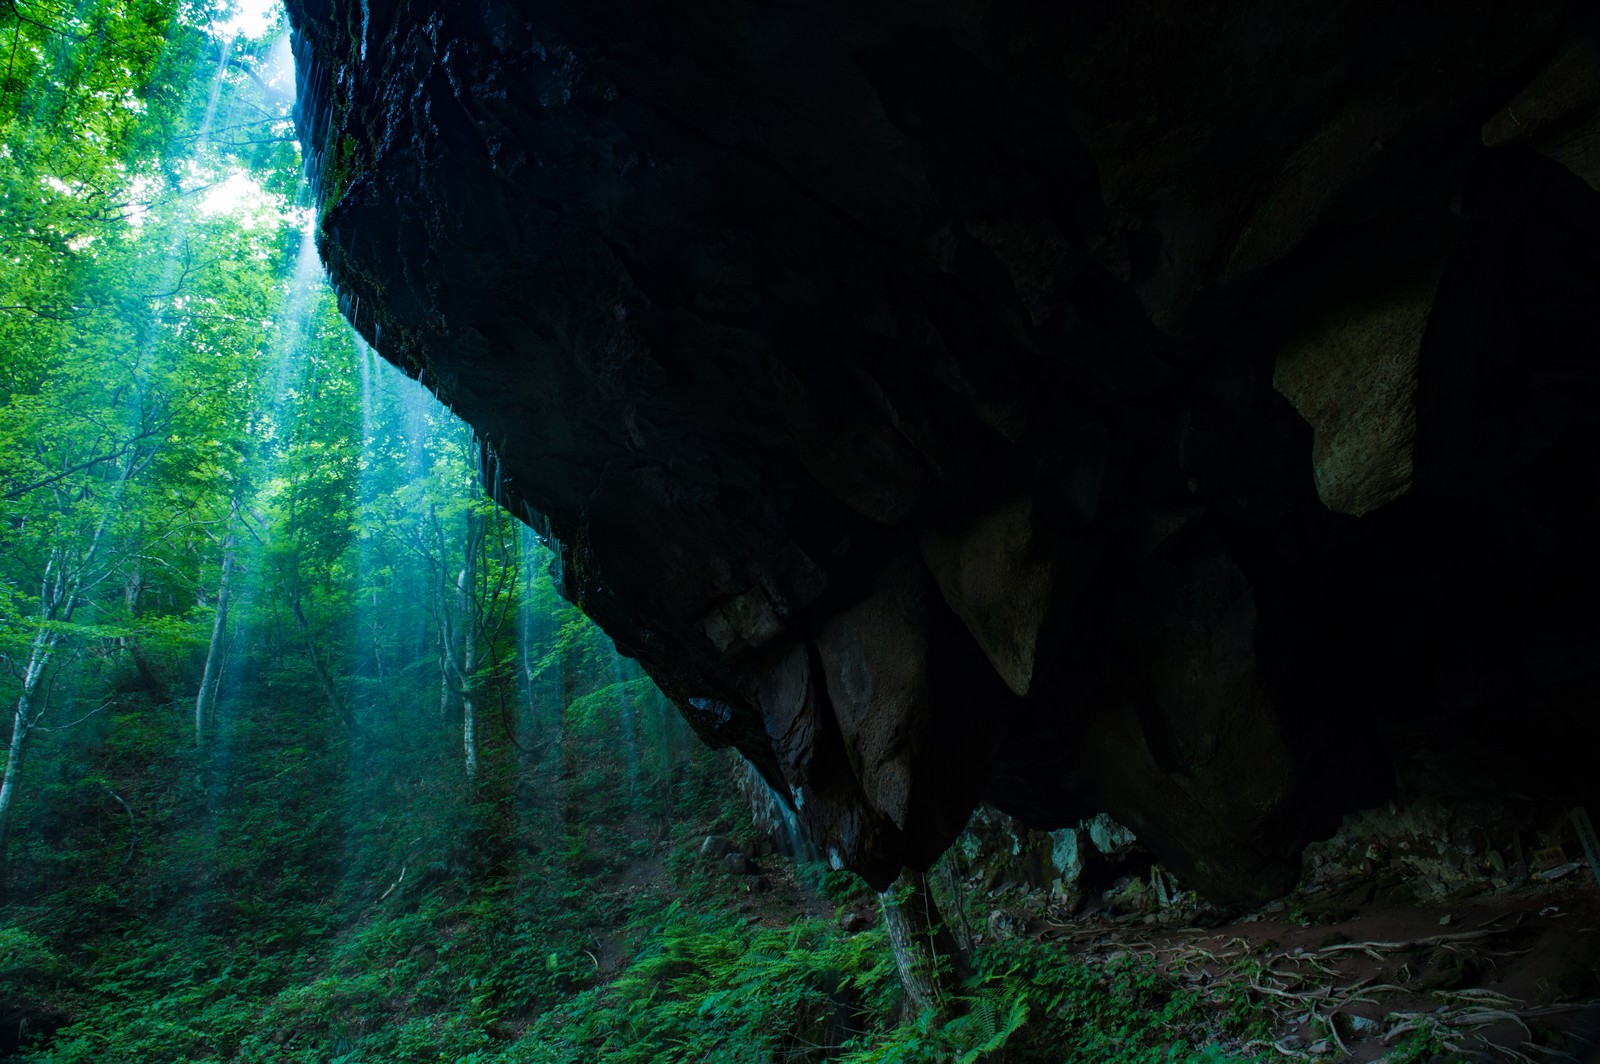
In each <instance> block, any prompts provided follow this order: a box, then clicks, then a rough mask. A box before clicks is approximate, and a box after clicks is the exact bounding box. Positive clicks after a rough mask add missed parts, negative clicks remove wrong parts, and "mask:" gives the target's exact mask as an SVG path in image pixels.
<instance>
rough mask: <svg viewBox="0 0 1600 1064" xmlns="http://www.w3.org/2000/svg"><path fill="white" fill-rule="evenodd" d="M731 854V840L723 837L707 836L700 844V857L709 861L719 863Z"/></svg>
mask: <svg viewBox="0 0 1600 1064" xmlns="http://www.w3.org/2000/svg"><path fill="white" fill-rule="evenodd" d="M732 852H733V840H732V839H729V838H728V837H726V836H724V835H707V836H706V838H705V841H704V842H702V843H701V844H700V856H701V857H702V858H703V859H706V860H711V861H720V860H721V859H722V858H724V857H726V856H728V854H730V853H732Z"/></svg>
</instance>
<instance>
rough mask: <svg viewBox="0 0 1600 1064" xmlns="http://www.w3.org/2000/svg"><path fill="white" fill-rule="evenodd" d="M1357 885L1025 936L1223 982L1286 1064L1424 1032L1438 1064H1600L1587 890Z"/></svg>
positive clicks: (1597, 934)
mask: <svg viewBox="0 0 1600 1064" xmlns="http://www.w3.org/2000/svg"><path fill="white" fill-rule="evenodd" d="M1371 893H1372V892H1371V891H1370V890H1369V889H1367V887H1366V885H1364V884H1362V883H1359V882H1357V883H1353V884H1347V885H1345V886H1344V887H1342V888H1338V889H1335V890H1324V891H1319V892H1318V893H1317V894H1313V895H1292V896H1291V897H1289V898H1287V899H1283V900H1282V901H1278V902H1274V903H1273V904H1272V905H1269V906H1268V907H1267V908H1266V909H1264V910H1262V911H1260V912H1255V913H1250V914H1247V915H1246V916H1244V917H1243V918H1241V919H1234V920H1230V921H1228V922H1223V923H1217V924H1215V926H1197V925H1201V924H1209V923H1213V921H1214V920H1215V916H1214V914H1212V913H1209V912H1208V911H1207V910H1206V909H1205V908H1204V907H1203V906H1202V907H1197V908H1196V909H1195V910H1193V911H1192V912H1191V913H1189V914H1187V915H1186V916H1184V917H1182V918H1178V919H1174V918H1173V914H1164V915H1163V916H1162V917H1160V918H1159V920H1157V919H1152V918H1151V917H1149V916H1148V915H1146V916H1140V915H1138V914H1125V915H1122V916H1118V917H1107V916H1106V915H1105V914H1103V913H1096V914H1094V915H1086V916H1079V917H1076V918H1072V919H1069V920H1064V921H1052V920H1048V919H1034V920H1031V921H1028V920H1026V918H1024V920H1025V923H1024V926H1025V928H1026V931H1025V933H1028V934H1032V935H1033V936H1035V937H1037V938H1039V939H1041V940H1045V941H1055V942H1060V943H1061V944H1062V945H1063V947H1065V948H1068V949H1071V950H1073V951H1075V952H1076V953H1078V954H1080V955H1081V956H1083V957H1084V958H1085V959H1089V960H1095V959H1099V960H1109V959H1111V958H1112V957H1114V956H1115V955H1117V954H1119V953H1128V952H1134V953H1139V954H1143V955H1146V956H1150V957H1152V958H1154V959H1155V960H1156V962H1157V963H1158V964H1159V965H1160V966H1161V967H1162V968H1164V969H1166V970H1168V971H1170V972H1174V973H1177V974H1178V975H1179V977H1180V978H1181V979H1183V980H1185V981H1187V982H1190V983H1192V984H1194V985H1196V986H1200V987H1205V986H1212V985H1215V984H1217V983H1219V982H1224V981H1227V982H1233V983H1235V984H1236V985H1240V986H1241V988H1242V989H1243V990H1244V992H1246V993H1249V994H1251V995H1252V996H1254V997H1255V998H1256V999H1258V1000H1260V1001H1261V1002H1262V1003H1263V1004H1267V1005H1269V1006H1271V1007H1272V1008H1273V1010H1274V1011H1275V1012H1276V1013H1277V1015H1278V1019H1279V1022H1278V1024H1277V1029H1276V1031H1275V1032H1274V1035H1273V1038H1272V1040H1271V1045H1270V1047H1269V1045H1267V1044H1258V1045H1255V1046H1253V1047H1251V1048H1255V1049H1263V1050H1264V1049H1268V1048H1271V1049H1273V1050H1275V1051H1276V1052H1278V1053H1280V1054H1282V1055H1283V1056H1285V1057H1288V1058H1294V1059H1308V1060H1326V1061H1353V1062H1358V1064H1366V1062H1371V1061H1380V1060H1384V1059H1386V1057H1387V1059H1391V1060H1392V1059H1396V1057H1395V1056H1390V1055H1391V1054H1394V1053H1395V1050H1396V1047H1397V1046H1400V1045H1402V1044H1404V1042H1405V1041H1406V1040H1407V1036H1408V1035H1410V1034H1411V1033H1412V1032H1416V1031H1419V1030H1427V1029H1432V1030H1434V1031H1436V1032H1437V1033H1438V1034H1439V1036H1440V1037H1441V1039H1442V1042H1443V1044H1444V1045H1445V1046H1446V1047H1447V1051H1446V1052H1445V1053H1444V1054H1443V1055H1442V1056H1441V1057H1439V1058H1437V1059H1441V1060H1449V1061H1459V1060H1466V1061H1474V1062H1475V1061H1480V1060H1482V1061H1535V1060H1568V1061H1580V1062H1587V1061H1593V1062H1595V1064H1600V1000H1597V999H1600V887H1597V885H1596V883H1595V881H1594V878H1593V877H1592V876H1591V875H1590V874H1589V873H1588V872H1587V871H1586V870H1585V871H1584V872H1582V873H1581V874H1576V875H1571V876H1567V877H1565V878H1564V879H1562V880H1560V881H1557V882H1553V883H1534V884H1531V885H1528V886H1526V887H1522V888H1519V889H1516V890H1511V891H1502V892H1497V893H1484V894H1479V895H1477V896H1475V897H1465V898H1459V897H1458V898H1455V899H1447V900H1444V901H1440V902H1438V903H1435V904H1422V905H1418V904H1397V903H1393V902H1387V901H1382V900H1377V899H1375V898H1373V897H1371V896H1369V895H1370V894H1371Z"/></svg>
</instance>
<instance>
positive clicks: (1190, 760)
mask: <svg viewBox="0 0 1600 1064" xmlns="http://www.w3.org/2000/svg"><path fill="white" fill-rule="evenodd" d="M288 8H289V13H290V19H291V23H292V26H293V33H294V50H295V57H296V61H297V66H298V71H299V74H298V76H299V79H300V95H299V100H300V103H299V107H298V111H297V115H296V121H297V124H298V129H299V137H300V140H301V143H302V144H303V145H305V147H306V150H307V155H308V159H309V162H308V167H309V171H310V176H311V179H312V184H313V187H314V189H315V193H316V199H317V210H318V215H317V221H316V226H317V229H316V232H317V241H318V247H319V250H320V252H321V254H322V256H323V258H324V260H325V261H326V263H327V266H328V269H329V272H330V274H331V276H332V278H333V279H334V282H335V284H336V286H337V287H338V289H339V291H340V293H341V306H342V309H343V310H344V312H345V314H346V316H347V317H348V318H349V319H350V321H351V322H352V323H353V324H354V325H355V327H356V328H357V329H358V331H359V332H360V333H361V334H362V335H363V336H364V337H365V338H366V339H367V340H368V341H369V342H370V343H371V344H372V345H373V347H374V348H375V349H376V350H377V351H378V352H379V353H380V354H381V355H382V356H383V357H384V358H385V359H387V360H389V361H391V362H393V363H395V364H396V365H398V366H400V367H401V368H402V369H403V370H404V371H405V372H407V373H408V374H410V375H412V376H413V377H417V378H420V379H421V380H422V381H423V382H424V383H425V384H427V385H428V386H429V387H431V388H433V389H434V390H435V391H437V392H438V394H439V395H440V396H441V397H442V398H444V399H445V400H446V401H447V402H448V403H449V404H450V405H451V406H452V407H453V408H454V409H455V410H456V411H457V412H458V413H459V414H460V415H461V416H462V417H463V418H464V419H465V420H466V421H468V422H469V423H470V424H471V425H472V426H474V427H475V429H476V430H477V432H478V434H479V436H480V438H481V439H482V440H483V448H482V454H483V459H482V465H483V472H484V480H485V486H486V490H490V491H492V492H494V493H495V496H496V498H497V499H498V500H500V501H501V502H502V504H503V505H505V506H506V507H508V508H510V509H511V510H512V511H513V512H514V513H515V514H516V515H517V516H519V517H520V518H521V519H523V520H524V521H525V522H527V523H528V524H529V525H531V526H532V527H533V528H534V529H535V530H536V531H537V532H538V533H539V534H540V535H541V536H543V537H546V538H547V539H548V540H549V541H550V542H552V543H554V544H558V545H559V556H560V562H561V579H562V582H563V590H564V594H565V595H566V596H567V597H568V598H570V599H571V600H572V601H573V602H575V603H577V604H579V605H580V606H581V607H582V608H583V610H584V611H585V612H587V613H588V614H589V615H590V616H591V617H592V618H593V619H594V620H596V621H597V622H598V623H599V624H600V625H601V626H602V627H603V628H604V629H605V631H606V632H607V633H608V634H609V635H610V636H611V637H612V638H613V639H614V640H615V642H616V644H617V646H618V647H619V648H620V649H621V650H622V651H623V652H624V653H625V654H626V655H628V656H629V657H632V658H634V659H636V660H637V661H638V662H639V663H641V664H642V665H643V667H644V668H645V669H646V670H647V671H648V673H649V675H650V676H651V677H653V678H654V680H655V681H656V682H657V684H658V685H659V686H660V687H661V689H662V690H663V691H664V692H666V693H667V694H668V695H669V696H670V697H671V698H672V700H673V701H674V702H675V703H676V704H677V706H678V707H679V708H680V709H681V711H682V713H683V714H684V715H685V716H686V717H687V719H688V720H689V721H690V723H691V724H692V725H693V726H694V728H695V730H696V731H697V732H698V733H699V734H700V735H701V736H702V737H703V738H704V739H705V740H706V741H707V742H709V743H711V744H713V745H715V746H724V747H725V746H733V747H737V748H738V750H739V751H741V752H742V753H743V754H744V755H745V757H746V758H748V759H749V761H750V762H751V763H752V764H753V765H754V766H755V767H756V768H757V769H758V770H759V772H760V773H761V774H762V776H764V777H765V779H766V780H767V781H768V782H769V783H770V784H771V785H772V786H773V787H774V788H775V789H776V790H777V791H778V792H779V793H780V794H782V795H783V796H784V798H785V799H786V800H787V801H788V802H789V803H790V804H791V805H792V807H793V809H794V810H795V811H796V813H797V814H798V816H799V817H800V819H801V820H802V821H803V823H804V824H805V825H806V827H807V828H808V830H809V832H810V834H811V835H812V837H813V838H814V839H815V840H816V842H817V844H818V846H819V847H820V848H821V850H822V852H823V853H825V854H826V855H828V857H829V859H830V860H831V861H832V862H833V864H834V865H835V867H840V868H848V869H851V870H854V871H856V872H859V873H860V874H861V875H862V876H864V877H865V878H866V879H867V880H868V881H869V882H871V883H872V884H873V885H874V886H877V887H879V888H881V887H883V886H885V885H886V884H888V883H889V882H890V881H891V880H893V879H894V878H895V877H896V876H897V875H899V874H900V871H901V869H902V868H912V869H919V868H924V867H926V866H928V865H929V864H930V863H931V862H932V861H934V860H935V859H936V858H937V857H938V855H939V854H940V853H942V852H943V851H944V850H945V849H946V847H947V846H948V845H949V844H950V842H951V840H952V839H953V838H955V836H956V835H957V833H959V832H960V831H961V829H962V828H963V826H964V825H965V824H966V822H967V820H968V817H969V815H970V814H971V812H972V810H973V809H974V808H975V807H976V806H977V805H978V804H979V803H988V804H989V805H991V806H993V807H995V808H997V809H999V810H1002V811H1004V812H1005V813H1007V814H1010V815H1012V816H1014V817H1016V818H1017V819H1018V820H1020V821H1021V822H1023V823H1025V824H1027V825H1030V826H1032V827H1036V828H1040V829H1047V830H1048V829H1052V828H1058V827H1062V826H1065V825H1069V824H1073V823H1076V822H1077V821H1079V820H1080V819H1082V818H1084V817H1087V816H1090V815H1092V814H1095V813H1099V812H1107V813H1109V814H1111V815H1112V816H1113V817H1115V818H1116V819H1117V820H1118V821H1120V822H1122V823H1123V824H1126V825H1128V826H1129V827H1130V828H1132V829H1133V831H1134V832H1135V833H1136V834H1137V836H1138V838H1139V839H1140V840H1141V842H1143V843H1144V844H1145V845H1146V846H1148V847H1149V849H1150V850H1151V851H1152V853H1153V854H1154V855H1155V857H1156V858H1157V859H1159V861H1160V862H1161V863H1162V864H1163V865H1164V866H1165V867H1167V868H1169V869H1171V870H1173V871H1174V872H1175V873H1176V874H1177V875H1178V877H1179V878H1180V879H1181V880H1183V881H1184V882H1186V883H1188V884H1192V885H1193V886H1195V887H1196V888H1198V889H1199V890H1200V891H1201V892H1202V893H1203V894H1204V895H1206V896H1207V897H1208V898H1210V899H1212V900H1214V901H1216V902H1218V903H1220V904H1223V905H1246V904H1254V903H1258V902H1260V901H1262V900H1264V899H1268V898H1272V897H1276V896H1278V895H1281V894H1282V893H1284V892H1285V891H1286V890H1287V889H1288V888H1289V887H1290V886H1291V885H1292V884H1293V883H1294V882H1295V880H1296V877H1297V876H1298V874H1299V862H1300V855H1301V852H1302V850H1303V848H1304V846H1305V845H1306V844H1307V843H1308V842H1309V841H1310V840H1313V839H1316V838H1319V837H1322V836H1325V835H1326V834H1328V833H1329V832H1330V831H1331V830H1332V829H1333V826H1334V825H1335V824H1336V823H1337V821H1338V818H1339V816H1340V815H1341V814H1344V813H1347V812H1350V811H1352V810H1356V809H1360V808H1365V807H1369V806H1372V805H1374V804H1375V803H1378V802H1380V801H1382V800H1384V799H1386V798H1388V797H1389V796H1391V795H1392V794H1394V793H1395V791H1396V789H1397V788H1398V787H1401V786H1402V785H1403V786H1404V787H1405V788H1406V790H1407V793H1409V794H1413V795H1417V794H1421V795H1430V796H1433V797H1435V798H1439V799H1443V800H1454V799H1462V798H1477V797H1482V796H1484V795H1499V796H1507V797H1514V798H1517V799H1527V800H1541V801H1548V802H1553V803H1560V804H1562V805H1584V804H1585V803H1588V804H1593V803H1594V802H1595V800H1596V797H1597V786H1600V784H1597V780H1600V773H1596V772H1595V771H1594V768H1593V760H1594V756H1595V754H1594V752H1595V751H1596V750H1597V749H1600V724H1597V721H1596V715H1595V710H1594V707H1595V706H1596V704H1597V701H1596V698H1597V696H1600V675H1597V671H1596V666H1597V655H1600V620H1597V611H1596V609H1595V608H1594V605H1593V599H1594V597H1595V594H1596V592H1597V591H1600V568H1597V562H1596V557H1595V549H1594V544H1595V543H1596V541H1597V539H1600V492H1597V490H1596V489H1597V487H1600V484H1597V477H1600V446H1597V442H1596V434H1595V432H1594V431H1593V429H1594V420H1595V410H1596V409H1597V408H1600V17H1597V14H1596V12H1595V9H1594V8H1593V7H1592V5H1588V4H1582V3H1577V2H1569V0H1535V2H1531V3H1528V4H1522V5H1507V4H1496V3H1488V2H1484V0H1464V2H1462V3H1457V4H1451V5H1422V4H1407V5H1399V6H1396V5H1389V4H1378V3H1371V2H1363V3H1358V4H1352V5H1332V6H1330V5H1325V4H1312V3H1309V2H1306V0H1292V2H1289V3H1278V4H1251V5H1247V6H1244V7H1227V6H1219V5H1204V4H1193V3H1186V4H1178V3H1157V4H1141V5H1118V4H1108V3H1097V2H1090V3H1081V4H1071V5H1056V6H1041V7H1034V6H1031V5H989V4H980V3H974V2H971V0H941V2H938V3H924V4H907V3H894V4H876V5H860V4H851V3H839V2H834V0H822V2H820V3H816V4H810V5H806V6H804V7H793V6H779V5H758V4H742V3H727V2H723V0H708V2H706V3H702V4H696V5H689V6H685V7H678V8H664V7H661V6H659V5H648V4H635V3H628V2H622V0H596V2H592V3H588V4H581V5H580V4H550V5H527V4H518V3H512V2H509V0H463V2H456V3H429V2H426V0H361V2H360V3H350V2H346V0H289V4H288Z"/></svg>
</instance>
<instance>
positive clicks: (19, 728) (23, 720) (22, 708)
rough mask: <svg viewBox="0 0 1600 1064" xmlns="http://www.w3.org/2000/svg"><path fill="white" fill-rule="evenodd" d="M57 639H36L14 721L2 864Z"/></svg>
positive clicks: (1, 796)
mask: <svg viewBox="0 0 1600 1064" xmlns="http://www.w3.org/2000/svg"><path fill="white" fill-rule="evenodd" d="M56 642H57V638H56V637H55V636H53V635H52V634H50V632H49V631H48V629H45V628H40V629H39V631H38V632H37V633H36V634H35V635H34V637H33V649H32V651H31V653H29V655H28V664H27V667H26V668H25V669H24V670H23V672H22V691H21V693H20V694H18V695H17V707H16V712H15V713H14V714H13V715H12V718H11V744H10V747H9V748H8V749H7V752H6V771H5V776H4V778H3V780H0V865H3V864H5V860H6V847H7V845H8V844H9V843H10V841H11V810H12V807H13V806H14V805H15V804H16V800H17V777H18V774H19V773H20V772H21V771H22V758H23V755H24V754H26V753H27V750H28V737H29V736H30V735H32V734H33V726H34V724H36V723H38V720H39V713H38V711H37V710H35V708H34V705H33V699H34V696H35V695H36V694H37V693H38V691H39V682H40V681H41V680H42V679H43V678H44V674H45V669H47V668H48V667H49V665H50V658H51V656H52V655H53V654H54V653H55V649H56Z"/></svg>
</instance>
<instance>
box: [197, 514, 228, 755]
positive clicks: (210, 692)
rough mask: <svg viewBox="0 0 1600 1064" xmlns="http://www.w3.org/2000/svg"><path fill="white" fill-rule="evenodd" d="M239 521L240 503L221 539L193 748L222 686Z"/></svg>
mask: <svg viewBox="0 0 1600 1064" xmlns="http://www.w3.org/2000/svg"><path fill="white" fill-rule="evenodd" d="M238 518H239V500H238V499H234V500H233V503H232V505H231V507H230V509H229V512H228V531H227V533H226V534H225V535H224V536H223V537H222V575H221V577H220V578H218V580H217V615H216V618H215V619H214V620H213V621H212V622H211V645H210V646H208V647H207V648H206V665H205V668H204V669H203V670H201V672H200V690H199V692H198V693H197V694H196V695H195V696H194V745H196V746H199V745H201V744H202V743H203V742H204V741H205V733H206V707H207V705H208V704H210V705H211V706H212V707H213V708H214V707H215V704H216V700H217V688H218V687H220V686H221V684H222V640H223V636H224V635H225V634H226V633H227V629H228V587H229V584H230V583H231V582H232V580H233V555H234V551H233V545H234V528H233V526H234V522H235V521H237V520H238Z"/></svg>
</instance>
